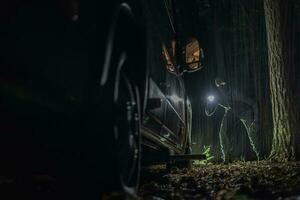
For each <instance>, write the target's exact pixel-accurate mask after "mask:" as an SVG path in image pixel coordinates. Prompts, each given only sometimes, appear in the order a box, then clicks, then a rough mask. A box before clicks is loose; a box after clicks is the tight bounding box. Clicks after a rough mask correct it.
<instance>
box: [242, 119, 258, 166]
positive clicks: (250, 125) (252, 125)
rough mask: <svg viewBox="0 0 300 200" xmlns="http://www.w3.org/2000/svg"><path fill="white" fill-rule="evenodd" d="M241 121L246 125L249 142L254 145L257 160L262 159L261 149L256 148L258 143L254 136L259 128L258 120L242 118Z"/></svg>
mask: <svg viewBox="0 0 300 200" xmlns="http://www.w3.org/2000/svg"><path fill="white" fill-rule="evenodd" d="M240 121H241V122H242V124H243V125H244V127H245V129H246V132H247V136H248V138H249V142H250V145H251V147H252V150H253V151H254V153H255V155H256V158H257V160H259V159H260V157H259V151H258V149H257V148H256V144H255V142H254V137H255V134H256V130H257V122H256V121H255V120H253V121H252V122H250V121H248V120H246V119H242V118H241V119H240Z"/></svg>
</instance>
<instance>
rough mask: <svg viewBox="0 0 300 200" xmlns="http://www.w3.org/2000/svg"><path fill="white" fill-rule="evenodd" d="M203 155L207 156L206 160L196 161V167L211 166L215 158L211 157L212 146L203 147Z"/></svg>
mask: <svg viewBox="0 0 300 200" xmlns="http://www.w3.org/2000/svg"><path fill="white" fill-rule="evenodd" d="M202 154H204V155H205V157H206V159H204V160H195V161H194V162H193V164H194V165H196V166H197V165H207V164H210V163H211V162H210V161H211V160H212V159H213V158H214V156H212V155H211V145H209V146H203V151H202Z"/></svg>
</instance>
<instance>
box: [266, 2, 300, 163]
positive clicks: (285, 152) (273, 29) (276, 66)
mask: <svg viewBox="0 0 300 200" xmlns="http://www.w3.org/2000/svg"><path fill="white" fill-rule="evenodd" d="M280 2H281V0H264V9H265V20H266V31H267V46H268V62H269V63H268V64H269V73H270V90H271V104H272V114H273V141H272V150H271V154H270V159H272V160H276V161H288V160H293V159H294V140H293V139H294V132H293V131H295V130H294V128H295V124H294V123H295V121H294V120H295V117H294V116H295V113H294V112H295V110H293V105H292V98H291V94H290V91H289V87H288V82H289V80H288V78H289V75H288V66H286V65H287V63H286V60H287V58H285V57H284V56H286V54H285V52H284V45H283V38H284V34H283V33H284V30H283V24H282V18H281V17H282V16H281V12H280ZM285 3H287V2H285Z"/></svg>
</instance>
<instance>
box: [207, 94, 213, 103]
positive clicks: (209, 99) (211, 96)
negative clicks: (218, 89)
mask: <svg viewBox="0 0 300 200" xmlns="http://www.w3.org/2000/svg"><path fill="white" fill-rule="evenodd" d="M207 100H208V101H209V102H214V100H215V96H213V95H209V96H208V97H207Z"/></svg>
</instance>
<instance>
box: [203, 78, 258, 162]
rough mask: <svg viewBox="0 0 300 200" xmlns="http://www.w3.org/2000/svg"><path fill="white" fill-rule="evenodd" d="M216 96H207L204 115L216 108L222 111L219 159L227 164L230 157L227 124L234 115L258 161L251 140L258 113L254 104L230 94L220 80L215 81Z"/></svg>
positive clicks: (208, 114)
mask: <svg viewBox="0 0 300 200" xmlns="http://www.w3.org/2000/svg"><path fill="white" fill-rule="evenodd" d="M215 86H216V87H217V90H216V93H217V95H209V96H208V97H207V101H206V105H205V114H206V115H207V116H212V115H213V114H214V113H215V112H216V110H217V108H219V107H220V108H222V109H224V114H223V118H222V120H221V124H220V128H219V142H220V147H221V153H222V155H221V158H222V160H223V162H225V163H227V162H229V160H230V159H231V157H232V155H231V154H232V144H230V141H229V136H228V130H227V127H228V123H229V118H230V115H234V116H235V117H236V118H237V119H238V120H239V122H241V123H242V126H243V127H244V128H245V130H246V133H247V137H248V139H249V142H250V145H251V148H252V150H253V151H254V153H255V155H256V158H257V160H259V159H260V157H259V151H258V149H257V148H256V144H255V142H254V140H253V137H254V135H255V134H256V130H257V124H258V111H257V106H256V103H255V102H253V101H252V100H251V99H249V98H245V97H242V96H240V95H238V94H232V93H230V91H229V87H228V86H227V84H226V82H225V81H224V80H222V79H220V78H216V79H215Z"/></svg>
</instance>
